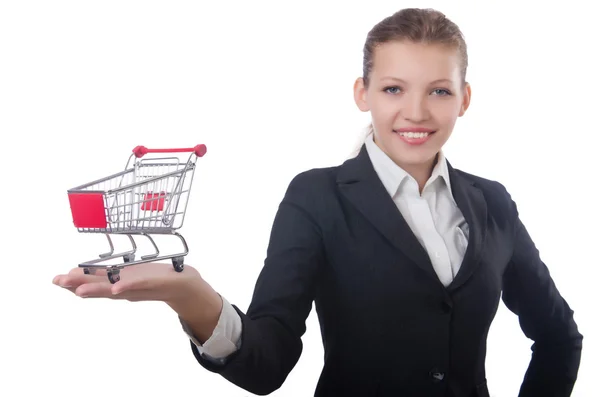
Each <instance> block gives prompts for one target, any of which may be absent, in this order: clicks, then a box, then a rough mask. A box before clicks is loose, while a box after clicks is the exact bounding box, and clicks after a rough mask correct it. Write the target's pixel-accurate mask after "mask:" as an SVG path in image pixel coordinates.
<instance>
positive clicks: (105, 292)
mask: <svg viewBox="0 0 600 397" xmlns="http://www.w3.org/2000/svg"><path fill="white" fill-rule="evenodd" d="M75 295H77V296H80V297H82V298H117V297H115V296H114V295H113V293H112V284H111V283H110V282H109V281H108V280H106V282H103V283H99V282H96V283H87V284H82V285H80V286H78V287H77V288H75Z"/></svg>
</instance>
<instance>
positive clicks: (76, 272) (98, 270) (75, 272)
mask: <svg viewBox="0 0 600 397" xmlns="http://www.w3.org/2000/svg"><path fill="white" fill-rule="evenodd" d="M86 269H88V274H90V273H94V274H96V275H98V276H102V275H104V276H106V268H104V267H99V268H94V267H89V268H86ZM84 270H85V269H84V268H83V267H75V268H73V269H71V270H70V271H69V275H81V274H86V273H85V271H84Z"/></svg>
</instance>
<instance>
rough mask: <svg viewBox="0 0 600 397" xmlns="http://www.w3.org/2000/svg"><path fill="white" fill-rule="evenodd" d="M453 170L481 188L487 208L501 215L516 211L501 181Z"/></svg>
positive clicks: (511, 213) (512, 213)
mask: <svg viewBox="0 0 600 397" xmlns="http://www.w3.org/2000/svg"><path fill="white" fill-rule="evenodd" d="M454 171H455V172H456V173H457V175H458V176H459V177H461V178H463V179H464V180H466V181H467V182H469V183H470V184H471V185H473V186H475V187H476V188H478V189H479V190H481V192H482V193H483V196H484V198H485V201H486V203H487V205H488V208H490V209H492V210H495V211H496V212H499V213H500V214H502V215H514V213H515V211H516V207H515V203H514V201H513V199H512V197H511V195H510V193H509V192H508V190H507V189H506V187H505V186H504V184H503V183H502V182H500V181H497V180H494V179H489V178H484V177H482V176H480V175H475V174H472V173H469V172H465V171H463V170H461V169H456V168H455V169H454Z"/></svg>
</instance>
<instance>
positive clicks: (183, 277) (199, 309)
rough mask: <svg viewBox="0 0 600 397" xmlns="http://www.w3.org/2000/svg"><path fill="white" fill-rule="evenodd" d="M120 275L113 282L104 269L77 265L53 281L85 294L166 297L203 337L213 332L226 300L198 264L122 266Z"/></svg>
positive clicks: (143, 298)
mask: <svg viewBox="0 0 600 397" xmlns="http://www.w3.org/2000/svg"><path fill="white" fill-rule="evenodd" d="M120 276H121V279H120V281H118V282H116V283H115V284H112V283H111V282H110V281H109V280H108V277H107V274H106V270H104V269H98V270H96V274H94V275H91V274H84V272H83V269H82V268H79V267H77V268H74V269H72V270H71V271H70V272H69V273H68V274H61V275H57V276H56V277H55V278H54V280H53V281H52V282H53V283H54V284H56V285H58V286H60V287H62V288H65V289H67V290H69V291H71V292H72V293H74V294H75V295H77V296H80V297H82V298H106V299H126V300H129V301H132V302H138V301H162V302H165V303H167V304H168V305H169V306H170V307H171V308H172V309H173V310H174V311H175V312H176V313H177V314H178V315H179V317H180V318H181V319H182V320H183V321H184V322H186V323H187V324H188V325H189V326H190V328H191V329H192V331H193V332H194V335H195V336H196V338H198V339H199V340H200V341H202V342H204V341H205V340H207V339H208V338H209V337H210V336H211V335H212V332H213V330H214V328H215V327H216V325H217V322H218V320H219V316H220V314H221V310H222V304H223V302H222V299H221V296H220V295H219V294H218V293H217V292H216V291H215V290H213V289H212V287H211V286H210V285H209V284H208V283H207V282H206V281H205V280H204V279H203V278H202V277H201V275H200V273H199V272H198V271H197V270H196V269H195V268H194V267H192V266H190V265H185V267H184V269H183V271H182V272H176V271H175V269H173V266H172V265H171V264H168V263H158V262H150V263H141V264H139V265H131V266H126V267H125V268H123V269H121V271H120Z"/></svg>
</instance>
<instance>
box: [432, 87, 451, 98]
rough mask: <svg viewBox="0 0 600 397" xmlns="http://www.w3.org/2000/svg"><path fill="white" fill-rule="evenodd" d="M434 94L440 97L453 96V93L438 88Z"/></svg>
mask: <svg viewBox="0 0 600 397" xmlns="http://www.w3.org/2000/svg"><path fill="white" fill-rule="evenodd" d="M433 92H436V93H437V95H438V96H450V95H452V93H451V92H450V91H448V90H446V89H444V88H436V89H435V90H433Z"/></svg>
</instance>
